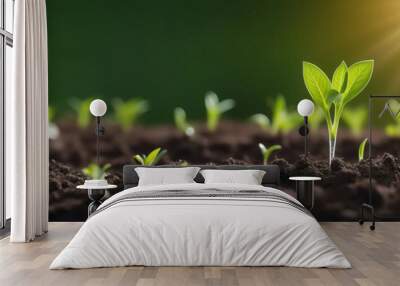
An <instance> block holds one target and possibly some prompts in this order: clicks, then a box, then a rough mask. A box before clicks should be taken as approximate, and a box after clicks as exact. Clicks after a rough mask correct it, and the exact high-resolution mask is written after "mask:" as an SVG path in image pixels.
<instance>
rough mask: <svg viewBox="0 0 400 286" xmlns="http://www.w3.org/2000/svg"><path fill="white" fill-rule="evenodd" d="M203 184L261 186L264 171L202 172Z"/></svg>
mask: <svg viewBox="0 0 400 286" xmlns="http://www.w3.org/2000/svg"><path fill="white" fill-rule="evenodd" d="M200 174H201V175H202V176H203V177H204V183H205V184H213V183H218V184H246V185H261V183H262V179H263V177H264V175H265V171H262V170H202V171H200Z"/></svg>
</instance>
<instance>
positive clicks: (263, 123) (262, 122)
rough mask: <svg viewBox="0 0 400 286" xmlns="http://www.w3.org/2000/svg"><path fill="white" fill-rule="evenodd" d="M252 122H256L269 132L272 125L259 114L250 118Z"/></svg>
mask: <svg viewBox="0 0 400 286" xmlns="http://www.w3.org/2000/svg"><path fill="white" fill-rule="evenodd" d="M250 121H251V122H254V123H255V124H257V125H258V126H260V127H261V128H262V129H264V130H267V128H268V126H269V125H270V120H269V118H268V117H267V116H266V115H265V114H262V113H257V114H254V115H252V116H251V117H250Z"/></svg>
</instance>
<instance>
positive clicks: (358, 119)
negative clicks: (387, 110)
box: [343, 107, 368, 136]
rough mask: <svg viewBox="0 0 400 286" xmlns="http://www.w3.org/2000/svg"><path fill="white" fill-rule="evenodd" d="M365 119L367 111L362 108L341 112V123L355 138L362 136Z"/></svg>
mask: <svg viewBox="0 0 400 286" xmlns="http://www.w3.org/2000/svg"><path fill="white" fill-rule="evenodd" d="M367 118H368V109H366V108H363V107H357V108H348V109H345V110H344V111H343V122H344V124H345V125H346V126H347V127H348V128H349V130H350V132H351V133H352V134H353V135H355V136H360V135H361V134H362V132H363V131H364V127H365V123H366V122H367Z"/></svg>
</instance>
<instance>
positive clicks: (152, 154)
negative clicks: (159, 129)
mask: <svg viewBox="0 0 400 286" xmlns="http://www.w3.org/2000/svg"><path fill="white" fill-rule="evenodd" d="M160 151H161V148H160V147H158V148H156V149H154V150H153V151H151V152H150V153H149V155H147V156H146V158H145V159H144V164H145V165H146V166H151V165H153V162H154V160H155V159H156V158H157V155H158V153H159V152H160Z"/></svg>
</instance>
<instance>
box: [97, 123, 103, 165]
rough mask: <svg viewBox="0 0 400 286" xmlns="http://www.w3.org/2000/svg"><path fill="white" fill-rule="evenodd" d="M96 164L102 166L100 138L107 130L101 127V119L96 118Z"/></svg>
mask: <svg viewBox="0 0 400 286" xmlns="http://www.w3.org/2000/svg"><path fill="white" fill-rule="evenodd" d="M95 132H96V163H97V164H98V165H99V164H100V137H101V136H103V135H104V133H105V129H104V127H103V126H101V117H100V116H96V130H95Z"/></svg>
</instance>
